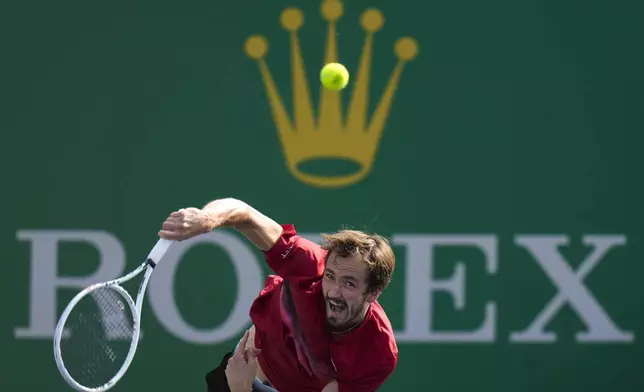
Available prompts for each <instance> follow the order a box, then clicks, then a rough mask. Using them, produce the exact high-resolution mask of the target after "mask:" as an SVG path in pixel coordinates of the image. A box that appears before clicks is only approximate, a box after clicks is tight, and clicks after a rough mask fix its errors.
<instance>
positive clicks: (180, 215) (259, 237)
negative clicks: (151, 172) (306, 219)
mask: <svg viewBox="0 0 644 392" xmlns="http://www.w3.org/2000/svg"><path fill="white" fill-rule="evenodd" d="M218 227H232V228H234V229H236V230H238V231H239V232H240V233H242V234H243V235H244V236H245V237H246V238H248V239H249V240H250V241H251V242H253V244H255V245H256V246H257V247H258V248H259V249H261V250H262V251H267V250H269V249H270V248H271V247H272V246H273V244H275V242H277V240H278V239H279V238H280V236H281V235H282V226H280V225H279V224H278V223H277V222H275V221H274V220H272V219H271V218H269V217H267V216H266V215H264V214H262V213H261V212H259V211H257V210H256V209H254V208H253V207H251V206H249V205H248V204H246V203H244V202H243V201H241V200H237V199H233V198H226V199H218V200H214V201H212V202H210V203H208V204H206V206H205V207H204V208H202V209H198V208H183V209H180V210H179V211H175V212H173V213H172V214H170V216H168V218H167V219H166V221H165V222H163V226H162V230H161V231H160V232H159V236H161V237H162V238H166V239H170V240H179V241H181V240H185V239H188V238H191V237H194V236H196V235H199V234H203V233H208V232H210V231H212V230H214V229H216V228H218Z"/></svg>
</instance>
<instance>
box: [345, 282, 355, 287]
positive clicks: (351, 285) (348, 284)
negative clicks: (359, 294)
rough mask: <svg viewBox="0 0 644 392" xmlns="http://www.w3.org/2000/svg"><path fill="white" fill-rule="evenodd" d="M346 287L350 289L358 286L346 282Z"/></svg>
mask: <svg viewBox="0 0 644 392" xmlns="http://www.w3.org/2000/svg"><path fill="white" fill-rule="evenodd" d="M346 285H347V286H349V287H356V285H355V284H353V282H346Z"/></svg>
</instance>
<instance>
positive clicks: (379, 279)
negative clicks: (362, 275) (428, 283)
mask: <svg viewBox="0 0 644 392" xmlns="http://www.w3.org/2000/svg"><path fill="white" fill-rule="evenodd" d="M322 238H324V241H325V242H324V244H322V248H323V249H325V250H327V251H328V253H327V261H328V257H329V255H330V254H331V252H332V251H335V252H336V254H337V255H338V256H340V257H348V256H358V255H359V256H361V257H362V259H363V260H364V262H365V263H366V264H367V268H368V271H369V272H368V274H369V275H368V277H367V290H368V291H370V292H376V291H383V290H384V289H385V288H386V287H387V285H388V284H389V282H391V277H392V275H393V273H394V268H395V266H396V256H395V255H394V251H393V249H392V248H391V245H390V244H389V240H387V239H386V238H385V237H383V236H381V235H378V234H369V233H365V232H362V231H359V230H339V231H338V232H336V233H331V234H322Z"/></svg>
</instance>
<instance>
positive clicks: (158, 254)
mask: <svg viewBox="0 0 644 392" xmlns="http://www.w3.org/2000/svg"><path fill="white" fill-rule="evenodd" d="M173 243H174V241H172V240H166V239H165V238H160V239H159V241H157V243H156V245H154V248H152V250H151V251H150V254H149V255H148V260H152V261H153V262H154V264H156V263H158V262H159V261H161V259H162V258H163V256H164V255H165V252H167V251H168V248H170V245H172V244H173Z"/></svg>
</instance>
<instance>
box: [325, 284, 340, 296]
mask: <svg viewBox="0 0 644 392" xmlns="http://www.w3.org/2000/svg"><path fill="white" fill-rule="evenodd" d="M327 296H329V297H330V298H333V299H341V298H342V293H341V292H340V286H338V285H337V284H334V285H333V286H332V287H331V288H330V289H329V291H328V292H327Z"/></svg>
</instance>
